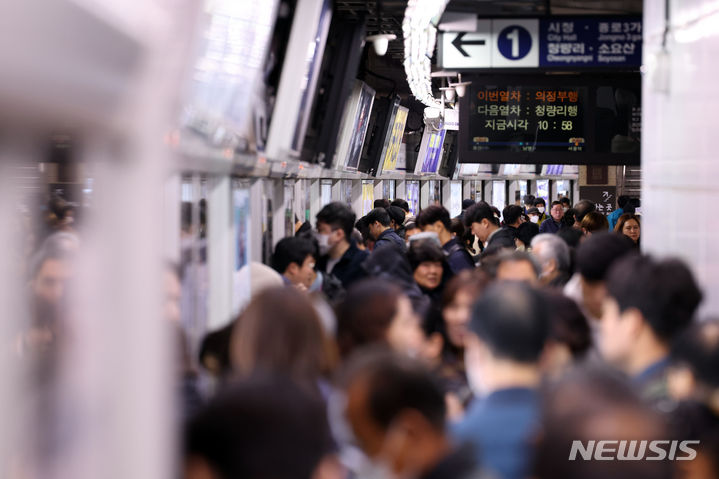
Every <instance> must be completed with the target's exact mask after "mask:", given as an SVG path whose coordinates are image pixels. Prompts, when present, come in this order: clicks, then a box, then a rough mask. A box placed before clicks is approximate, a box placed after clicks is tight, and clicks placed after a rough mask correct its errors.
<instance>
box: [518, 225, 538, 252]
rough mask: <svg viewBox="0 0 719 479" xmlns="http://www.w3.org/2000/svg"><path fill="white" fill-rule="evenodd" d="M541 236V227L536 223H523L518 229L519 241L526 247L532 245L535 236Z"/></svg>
mask: <svg viewBox="0 0 719 479" xmlns="http://www.w3.org/2000/svg"><path fill="white" fill-rule="evenodd" d="M538 234H539V226H537V224H536V223H532V222H528V223H522V224H521V225H519V226H518V227H517V233H516V236H517V239H519V240H520V241H521V242H522V243H524V244H525V245H526V246H528V245H530V244H531V243H532V240H533V239H534V237H535V236H537V235H538Z"/></svg>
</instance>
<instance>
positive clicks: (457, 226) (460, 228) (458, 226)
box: [450, 218, 466, 243]
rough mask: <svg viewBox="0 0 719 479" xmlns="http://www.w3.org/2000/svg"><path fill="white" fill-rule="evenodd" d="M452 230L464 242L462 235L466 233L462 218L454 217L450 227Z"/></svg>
mask: <svg viewBox="0 0 719 479" xmlns="http://www.w3.org/2000/svg"><path fill="white" fill-rule="evenodd" d="M450 231H451V232H452V233H454V235H455V236H456V237H457V239H458V240H460V243H461V242H462V237H463V236H464V233H465V231H466V230H465V228H464V223H462V220H460V219H459V218H452V226H451V228H450Z"/></svg>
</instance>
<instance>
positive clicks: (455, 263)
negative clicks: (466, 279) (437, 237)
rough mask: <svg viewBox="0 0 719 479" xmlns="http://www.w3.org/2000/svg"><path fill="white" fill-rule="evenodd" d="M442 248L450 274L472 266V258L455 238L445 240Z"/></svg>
mask: <svg viewBox="0 0 719 479" xmlns="http://www.w3.org/2000/svg"><path fill="white" fill-rule="evenodd" d="M442 249H443V250H444V252H445V253H447V264H448V265H449V269H451V270H452V274H458V273H459V272H460V271H462V270H464V269H472V268H474V260H473V259H472V256H471V255H470V254H469V252H468V251H467V250H466V248H465V247H464V246H462V244H461V243H460V242H459V240H457V238H452V239H451V240H449V241H447V242H446V243H445V244H444V245H443V246H442Z"/></svg>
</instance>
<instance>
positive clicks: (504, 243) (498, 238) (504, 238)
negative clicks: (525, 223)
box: [485, 226, 516, 250]
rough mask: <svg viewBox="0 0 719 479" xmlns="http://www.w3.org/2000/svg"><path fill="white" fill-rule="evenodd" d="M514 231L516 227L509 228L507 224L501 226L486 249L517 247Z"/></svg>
mask: <svg viewBox="0 0 719 479" xmlns="http://www.w3.org/2000/svg"><path fill="white" fill-rule="evenodd" d="M514 231H515V230H514V228H508V227H506V226H505V227H504V228H500V229H499V230H498V231H497V232H496V233H494V234H493V235H492V237H491V238H490V240H489V243H487V246H486V247H485V249H487V250H495V249H497V248H512V249H514V248H516V245H515V243H514V238H515V233H514Z"/></svg>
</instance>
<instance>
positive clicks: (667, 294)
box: [607, 255, 702, 340]
mask: <svg viewBox="0 0 719 479" xmlns="http://www.w3.org/2000/svg"><path fill="white" fill-rule="evenodd" d="M607 291H608V292H609V295H610V296H611V297H613V298H614V299H615V300H616V301H617V303H618V304H619V309H620V310H621V311H626V310H627V309H630V308H636V309H638V310H639V311H640V312H641V313H642V316H644V319H645V321H646V322H647V323H648V324H649V326H650V327H651V328H652V330H653V331H654V333H655V334H656V335H657V337H659V338H660V339H663V340H671V339H672V338H673V337H674V336H675V335H676V334H677V333H678V332H679V331H681V330H682V329H683V328H685V327H686V326H688V325H689V324H690V323H691V321H692V319H693V317H694V313H695V312H696V309H697V307H698V306H699V303H701V300H702V292H701V290H700V289H699V286H698V285H697V282H696V280H695V279H694V275H693V274H692V272H691V271H690V270H689V268H688V267H687V265H686V264H684V263H683V262H682V261H681V260H678V259H664V260H661V261H656V260H654V259H653V258H652V257H650V256H640V255H629V256H626V257H624V258H622V259H620V260H618V261H617V262H616V263H615V264H614V265H613V266H612V267H611V269H610V271H609V273H608V275H607Z"/></svg>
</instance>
